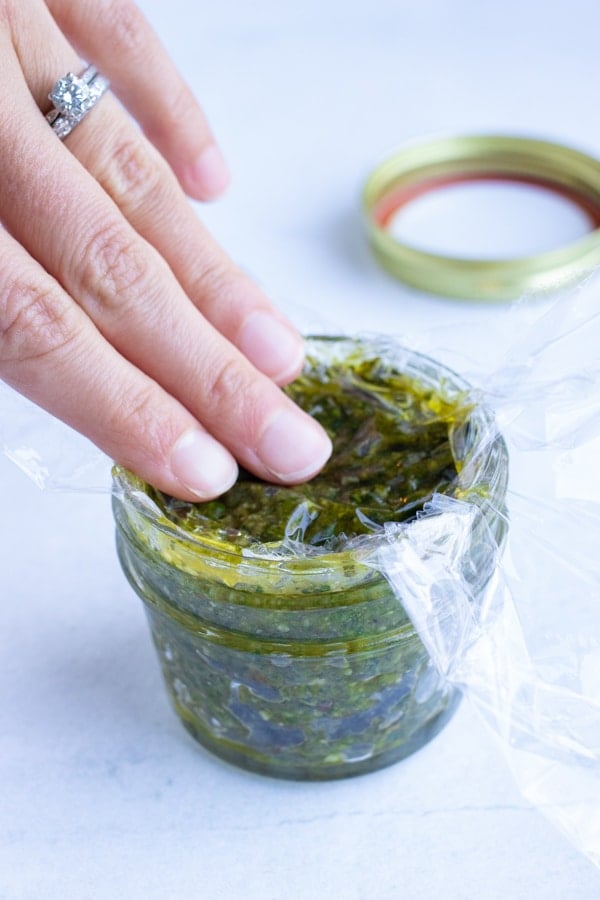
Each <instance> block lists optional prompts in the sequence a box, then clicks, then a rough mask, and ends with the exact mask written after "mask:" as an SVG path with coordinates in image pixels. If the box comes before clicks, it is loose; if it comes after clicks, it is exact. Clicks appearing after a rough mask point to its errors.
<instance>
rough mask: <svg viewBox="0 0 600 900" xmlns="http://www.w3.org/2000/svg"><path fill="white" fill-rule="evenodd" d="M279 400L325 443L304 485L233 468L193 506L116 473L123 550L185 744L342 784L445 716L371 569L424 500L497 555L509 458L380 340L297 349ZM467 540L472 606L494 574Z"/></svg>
mask: <svg viewBox="0 0 600 900" xmlns="http://www.w3.org/2000/svg"><path fill="white" fill-rule="evenodd" d="M286 390H287V391H288V392H289V393H290V395H291V396H292V397H293V398H294V399H295V400H296V401H297V402H298V403H299V404H300V405H301V406H303V408H304V409H306V410H307V411H308V412H310V413H312V414H313V415H315V417H316V418H318V419H319V420H320V421H321V422H322V424H323V425H324V426H325V427H326V428H327V429H328V431H329V433H330V435H331V437H332V439H333V442H334V453H333V456H332V459H331V461H330V462H329V463H328V464H327V466H326V467H325V469H324V470H323V472H322V473H321V474H320V475H319V476H317V478H315V479H313V481H311V482H309V483H308V484H307V485H300V486H297V487H293V488H289V487H287V488H286V487H280V486H275V485H267V484H266V483H264V482H260V481H258V480H257V479H255V478H253V477H252V476H250V475H248V474H247V473H242V478H241V480H240V481H239V482H238V484H237V485H236V486H234V488H232V489H231V491H229V492H228V493H227V494H226V495H224V497H222V498H219V499H218V500H215V501H211V502H210V503H206V504H190V503H185V502H183V501H177V500H175V499H173V498H170V497H167V496H165V495H163V494H161V493H159V492H158V491H155V490H154V489H153V488H151V487H150V486H149V485H147V484H145V483H144V482H142V481H141V480H139V479H138V478H136V477H135V476H133V475H132V474H131V473H129V472H127V471H125V470H122V469H116V470H115V476H114V494H113V508H114V515H115V520H116V523H117V547H118V553H119V558H120V561H121V565H122V567H123V570H124V572H125V574H126V575H127V577H128V579H129V581H130V583H131V585H132V586H133V588H134V589H135V590H136V592H137V593H138V594H139V595H140V597H141V598H142V600H143V601H144V604H145V607H146V611H147V614H148V619H149V622H150V627H151V630H152V636H153V639H154V643H155V646H156V649H157V652H158V656H159V659H160V663H161V666H162V671H163V675H164V678H165V682H166V685H167V689H168V692H169V695H170V698H171V701H172V703H173V706H174V708H175V710H176V712H177V714H178V716H179V717H180V719H181V721H182V722H183V724H184V725H185V727H186V728H187V729H188V731H190V732H191V734H192V735H193V736H194V737H195V738H196V739H197V740H198V741H199V742H200V743H201V744H203V745H204V746H205V747H207V748H208V749H209V750H212V751H213V752H214V753H216V754H218V755H219V756H221V757H222V758H224V759H226V760H229V761H231V762H233V763H236V764H238V765H240V766H243V767H245V768H248V769H251V770H254V771H258V772H262V773H265V774H269V775H275V776H280V777H285V778H297V779H327V778H340V777H345V776H348V775H355V774H359V773H363V772H368V771H371V770H374V769H377V768H380V767H382V766H385V765H388V764H390V763H392V762H395V761H396V760H399V759H401V758H403V757H405V756H407V755H408V754H410V753H412V752H413V751H415V750H416V749H418V748H419V747H421V746H422V745H423V744H424V743H426V742H427V741H428V740H429V739H430V738H431V737H432V736H433V735H435V734H436V733H437V732H438V731H439V730H440V728H441V727H442V725H443V724H444V723H445V722H446V721H447V719H448V718H449V716H450V715H451V713H452V711H453V710H454V708H455V706H456V702H457V697H456V694H455V693H454V691H453V690H452V689H450V688H449V687H448V686H447V685H446V684H445V683H444V681H443V679H442V677H441V676H440V675H439V674H438V672H437V670H436V669H435V667H434V665H433V663H432V662H431V660H430V658H429V656H428V654H427V651H426V650H425V647H424V646H423V644H422V642H421V640H420V639H419V637H418V635H417V634H416V632H415V630H414V628H413V626H412V624H411V622H410V620H409V619H408V617H407V615H406V613H405V611H404V609H403V607H402V603H401V602H400V601H399V600H398V599H397V598H396V596H395V594H394V592H393V591H392V589H391V587H390V586H389V584H388V582H387V581H386V579H385V577H384V576H383V575H382V574H381V572H379V571H377V569H376V568H373V567H372V566H371V565H368V564H366V562H365V560H366V558H367V557H368V556H369V555H370V554H371V551H372V550H373V548H375V547H376V542H377V541H381V540H383V539H385V538H384V527H383V526H384V524H385V523H386V522H405V523H407V527H410V523H411V521H413V520H415V518H416V517H417V516H418V515H419V514H422V512H421V511H422V510H423V506H424V504H426V503H427V501H428V500H430V499H431V497H432V495H433V493H435V492H439V493H444V494H447V495H449V496H451V497H456V498H459V499H463V500H468V501H469V502H473V503H476V504H477V506H478V508H479V510H480V513H481V515H480V517H479V519H480V522H481V527H484V528H486V529H489V531H491V533H492V534H493V536H494V539H495V545H496V546H497V547H498V548H500V547H501V546H502V543H503V538H504V531H505V528H506V524H505V522H506V519H505V514H504V497H505V493H506V485H507V476H508V458H507V451H506V447H505V444H504V441H503V440H502V438H501V436H500V435H499V434H498V432H497V429H496V426H495V424H494V421H493V417H492V416H491V414H490V412H489V411H488V410H487V409H486V408H485V406H483V405H481V404H478V403H477V402H476V401H474V399H473V396H474V395H473V392H472V391H471V389H470V388H469V385H468V384H466V383H465V382H464V381H463V380H462V379H461V378H460V377H459V376H457V375H456V374H454V373H453V372H451V371H450V370H449V369H447V368H445V367H444V366H442V365H440V364H439V363H437V362H435V361H434V360H431V359H429V358H427V357H425V356H423V355H421V354H418V353H415V352H413V351H410V350H407V349H405V348H402V347H400V346H398V345H397V344H395V343H394V342H393V341H391V340H389V339H387V338H372V339H365V340H363V339H352V338H317V337H314V338H308V339H307V363H306V366H305V371H304V373H303V375H302V376H301V377H300V378H299V379H298V381H297V382H295V383H294V384H293V385H291V386H289V388H287V389H286ZM477 543H478V539H477V534H476V529H475V532H474V534H473V544H474V546H473V556H472V562H473V560H474V561H475V566H474V567H473V566H471V568H472V570H473V571H472V572H471V575H470V578H471V579H472V580H474V585H473V586H474V595H475V596H477V594H478V593H480V592H481V591H483V589H484V587H485V584H486V582H487V580H488V578H489V575H490V571H491V567H492V566H493V564H494V561H495V559H494V555H493V554H492V556H491V558H482V557H481V553H478V550H477V546H476V545H477ZM483 546H488V547H489V543H488V544H486V543H485V542H483Z"/></svg>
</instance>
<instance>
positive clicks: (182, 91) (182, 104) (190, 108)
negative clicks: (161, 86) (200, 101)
mask: <svg viewBox="0 0 600 900" xmlns="http://www.w3.org/2000/svg"><path fill="white" fill-rule="evenodd" d="M195 111H196V100H195V98H194V95H193V93H192V91H191V90H190V88H189V87H188V86H187V84H186V83H185V82H183V81H177V83H176V84H173V85H171V90H170V92H169V106H168V115H169V117H170V120H171V125H172V127H174V128H177V129H178V130H179V129H180V128H181V123H182V122H185V121H186V120H187V118H188V117H189V116H190V114H191V113H195Z"/></svg>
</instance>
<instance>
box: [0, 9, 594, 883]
mask: <svg viewBox="0 0 600 900" xmlns="http://www.w3.org/2000/svg"><path fill="white" fill-rule="evenodd" d="M141 5H142V7H143V8H144V9H145V10H146V11H147V13H148V15H149V16H150V17H151V19H152V20H153V22H154V23H155V25H156V27H157V28H158V30H159V31H160V33H161V35H162V37H163V39H164V40H165V42H166V43H167V45H168V46H169V48H170V50H171V52H172V53H173V55H174V56H175V57H176V58H177V60H178V62H179V64H180V66H181V68H182V69H183V71H184V72H185V74H186V76H187V78H188V79H189V81H190V82H191V84H192V85H193V87H194V89H195V90H196V92H197V94H198V96H199V97H200V98H201V99H202V101H203V103H204V105H205V108H206V110H207V112H208V114H209V116H210V118H211V121H212V123H213V125H214V128H215V131H216V132H217V134H218V135H219V137H220V140H221V143H222V146H223V148H224V150H225V152H226V155H227V157H228V160H229V162H230V165H231V168H232V170H233V172H234V177H235V182H234V186H233V187H232V189H231V191H230V192H229V194H228V196H227V198H226V199H225V200H224V201H222V202H221V203H219V204H218V205H215V206H213V207H211V208H210V209H206V208H204V209H201V210H199V214H200V215H201V216H202V217H203V218H204V219H205V221H206V222H207V223H208V224H209V226H210V227H211V228H212V229H213V231H214V232H215V233H216V234H217V236H218V237H219V238H220V239H221V240H222V241H223V243H224V244H225V245H226V246H227V247H228V248H229V250H230V252H231V253H232V255H233V256H234V257H235V258H236V259H237V260H238V261H239V262H240V263H242V264H243V265H244V266H246V267H247V268H248V269H250V270H251V271H252V272H253V273H254V274H255V275H256V276H257V277H258V278H259V279H260V281H261V282H262V283H263V285H264V286H265V288H266V289H267V290H268V291H269V292H270V294H271V295H272V296H273V297H274V298H276V299H277V300H278V301H279V302H281V303H282V304H283V305H284V306H287V307H289V308H290V309H296V308H297V307H303V308H306V309H308V310H309V313H308V314H307V317H308V319H311V317H312V319H313V320H314V321H315V322H321V321H325V322H328V323H333V324H335V323H336V322H341V323H342V324H343V325H344V327H345V328H346V329H351V330H352V329H354V330H363V329H369V330H375V329H377V330H384V331H393V332H409V333H411V332H412V333H418V332H419V331H420V330H422V329H425V328H431V327H433V326H442V327H443V328H445V327H446V326H452V332H451V333H452V334H453V335H455V336H456V337H457V340H458V343H459V344H460V342H461V337H460V336H461V335H462V336H463V341H464V344H465V346H466V345H467V344H468V343H469V335H472V334H473V333H474V332H473V331H470V330H469V329H470V328H471V326H470V324H469V323H471V322H472V321H474V320H475V319H476V320H477V323H478V324H479V326H482V325H483V326H485V328H487V329H488V330H489V331H490V332H493V329H494V327H495V323H496V322H497V321H498V320H499V318H500V317H501V316H502V312H501V311H500V310H499V309H498V308H495V307H491V308H486V309H480V310H479V309H478V310H473V308H472V307H470V306H469V305H468V304H461V303H456V302H451V301H446V300H440V299H437V298H426V297H422V296H419V295H417V294H415V293H412V292H411V291H409V290H407V289H404V288H402V287H400V286H399V285H397V284H396V283H395V282H393V281H392V280H391V279H388V278H387V276H385V275H384V274H383V273H381V272H380V271H379V270H378V269H377V267H376V265H375V264H374V263H373V261H372V260H371V258H370V255H369V252H368V250H367V249H366V247H365V244H364V240H363V237H362V233H361V228H360V221H359V214H358V193H359V188H360V184H361V182H362V179H363V177H364V176H365V175H366V173H367V171H368V169H369V168H370V167H371V166H372V165H373V164H374V163H375V162H376V161H378V160H379V159H380V158H381V157H382V156H383V155H385V154H386V153H387V152H388V151H390V150H392V149H394V148H396V147H398V146H400V145H401V144H402V143H403V142H405V141H407V140H412V139H414V138H417V137H422V136H427V135H429V134H435V133H440V132H463V131H467V132H479V131H507V132H519V133H525V134H534V135H536V136H542V137H551V138H555V139H559V140H563V141H566V142H569V143H571V144H575V145H577V146H579V147H581V148H582V149H587V150H590V151H592V152H594V153H596V154H600V113H599V112H598V103H597V92H598V33H599V30H600V7H598V4H597V3H595V2H587V3H586V2H582V0H571V2H550V3H534V2H530V3H526V2H523V0H520V2H518V0H505V2H503V3H501V4H500V3H499V4H485V3H475V2H464V0H463V2H459V0H456V2H447V3H444V2H427V0H423V2H420V3H405V2H395V3H394V2H391V0H373V2H371V3H368V4H367V3H358V2H352V0H350V2H344V3H342V2H338V0H329V2H327V0H322V2H315V0H305V2H303V3H301V4H300V3H299V4H291V3H287V4H286V3H282V2H270V0H258V2H254V3H245V2H242V0H221V2H219V3H218V4H210V3H208V2H206V3H190V2H184V0H170V2H168V3H165V2H158V0H145V2H143V3H142V4H141ZM59 74H62V73H57V76H58V75H59ZM142 77H143V73H142ZM546 218H548V217H546V216H544V215H543V214H541V215H539V216H538V218H537V220H536V221H532V226H531V227H532V229H538V228H542V227H544V228H545V227H546V226H547V222H545V219H546ZM565 222H566V220H561V219H560V217H558V218H557V219H556V221H554V220H553V223H554V224H553V225H552V228H553V229H558V232H560V229H561V228H563V227H567V228H576V227H577V223H574V222H573V221H570V223H567V224H566V225H565ZM426 231H427V229H425V232H426ZM554 234H555V232H554V231H552V233H551V234H550V238H549V239H554V238H553V235H554ZM310 311H312V312H310ZM461 323H465V324H464V327H461ZM463 349H464V348H463ZM0 479H1V482H0V483H1V486H2V498H3V503H2V513H1V515H0V522H1V528H2V540H1V542H0V566H1V571H2V585H3V587H2V608H1V612H0V898H2V900H30V898H31V900H39V898H44V900H46V898H60V900H64V898H77V900H83V898H111V900H113V898H115V900H116V898H144V900H154V898H157V900H158V898H161V900H162V898H181V900H187V898H204V900H213V898H214V900H217V898H232V900H237V898H257V900H258V898H260V900H282V898H290V900H305V898H306V900H309V898H311V900H312V898H323V900H329V898H340V900H342V898H343V900H391V898H397V897H398V898H399V897H401V898H405V900H413V898H415V900H420V898H425V900H427V898H437V897H445V898H448V900H463V898H464V900H470V898H486V900H504V898H510V900H519V898H528V900H559V898H560V900H565V898H568V900H571V898H573V900H590V898H593V897H600V873H598V871H597V870H596V869H594V868H593V867H592V865H591V864H590V863H589V862H587V861H586V860H585V859H584V858H583V857H582V856H580V855H579V854H578V853H577V852H576V851H575V850H574V849H572V848H571V847H570V846H569V845H568V844H567V843H566V841H564V840H563V838H562V837H561V836H560V835H559V834H558V833H557V832H555V831H554V830H553V829H552V827H551V826H550V825H549V824H547V823H546V821H545V820H544V819H543V818H542V817H541V816H540V815H539V814H538V813H537V812H536V811H534V810H532V809H530V808H529V807H528V806H527V804H526V803H525V801H524V800H523V799H522V798H521V797H520V796H519V794H518V792H517V791H516V788H515V787H514V786H513V784H512V781H511V778H510V776H509V774H508V772H507V770H506V768H505V765H504V761H503V758H502V756H501V755H500V753H499V751H498V749H497V748H496V746H495V744H494V743H493V742H492V740H491V738H489V737H488V735H487V734H486V733H485V732H484V731H483V730H482V727H481V725H480V723H479V721H478V720H477V719H476V718H475V716H474V714H473V713H472V712H471V710H470V709H469V708H468V706H467V705H466V704H463V706H462V708H461V709H460V711H459V713H458V714H457V716H456V717H455V719H454V720H453V721H452V722H451V724H450V725H449V726H448V727H447V729H446V730H445V731H444V732H443V733H442V734H441V735H440V736H439V737H438V738H437V739H436V740H435V741H434V742H433V743H432V744H430V745H429V746H428V747H426V748H425V749H423V750H422V751H421V752H420V753H418V754H417V755H416V756H414V757H412V758H411V759H409V760H407V761H405V762H403V763H402V764H401V765H398V766H396V767H392V768H390V769H387V770H385V771H382V772H379V773H375V774H373V775H370V776H367V777H363V778H359V779H354V780H350V781H347V782H339V783H331V784H316V785H311V784H295V783H286V782H279V781H274V780H270V779H267V778H262V777H259V776H254V775H251V774H248V773H245V772H242V771H238V770H236V769H235V768H233V767H230V766H228V765H225V764H223V763H221V762H220V761H218V760H217V759H215V758H213V757H211V756H210V755H209V754H207V753H205V752H204V751H202V750H201V749H199V748H198V747H197V746H196V745H195V744H194V743H193V741H192V740H191V739H190V738H188V737H187V735H186V734H185V733H184V731H183V730H182V728H181V727H180V726H179V724H178V723H177V721H176V720H175V718H174V716H173V714H172V713H171V711H170V709H169V707H168V705H167V701H166V698H165V695H164V692H163V689H162V685H161V681H160V676H159V673H158V668H157V664H156V662H155V659H154V655H153V650H152V647H151V645H150V640H149V636H148V633H147V629H146V625H145V621H144V616H143V612H142V608H141V604H140V603H139V601H138V600H137V598H136V597H135V596H134V595H133V593H132V591H131V590H130V589H129V587H128V586H127V585H126V584H125V581H124V578H123V577H122V575H121V573H120V571H119V569H118V564H117V561H116V556H115V553H114V549H113V537H112V522H111V515H110V509H109V501H108V498H107V497H106V496H92V495H72V494H71V495H65V494H60V495H56V494H45V493H41V492H39V491H38V490H37V489H36V488H35V487H34V486H33V485H32V484H31V483H30V482H28V481H27V480H26V479H25V478H24V477H23V476H21V475H20V474H19V473H18V472H17V470H16V469H14V468H13V467H12V466H11V465H10V464H9V463H8V462H7V461H6V460H4V459H2V460H0Z"/></svg>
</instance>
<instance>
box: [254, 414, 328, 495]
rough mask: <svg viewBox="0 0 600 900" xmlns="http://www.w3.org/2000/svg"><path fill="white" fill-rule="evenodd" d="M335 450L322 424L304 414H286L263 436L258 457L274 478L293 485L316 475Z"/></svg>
mask: <svg viewBox="0 0 600 900" xmlns="http://www.w3.org/2000/svg"><path fill="white" fill-rule="evenodd" d="M331 449H332V447H331V441H330V440H329V437H328V436H327V434H326V433H325V431H323V429H322V428H321V426H320V425H319V424H318V422H316V421H315V420H314V419H311V418H310V417H309V416H306V415H304V414H303V413H301V412H297V413H296V412H290V411H289V410H282V411H281V412H280V413H278V414H277V416H276V417H275V418H274V419H273V420H272V421H271V422H270V424H269V425H268V426H267V428H266V429H265V431H264V432H263V434H262V437H261V439H260V442H259V445H258V449H257V453H258V456H259V459H260V461H261V462H262V464H263V465H264V466H265V468H266V469H268V471H269V472H270V474H271V475H274V476H275V477H276V478H278V479H280V480H281V481H285V482H290V483H293V482H297V481H305V480H306V479H308V478H310V477H311V476H312V475H316V473H317V472H318V471H319V469H321V468H322V467H323V466H324V465H325V463H326V462H327V460H328V459H329V457H330V456H331Z"/></svg>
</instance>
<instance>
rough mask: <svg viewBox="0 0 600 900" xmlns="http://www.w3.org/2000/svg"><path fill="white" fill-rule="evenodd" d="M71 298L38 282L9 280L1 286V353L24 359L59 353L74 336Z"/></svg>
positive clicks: (7, 360)
mask: <svg viewBox="0 0 600 900" xmlns="http://www.w3.org/2000/svg"><path fill="white" fill-rule="evenodd" d="M69 309H70V306H69V301H68V300H67V298H65V299H64V300H62V299H61V297H60V295H58V294H56V293H54V292H52V291H51V290H48V289H46V288H44V287H43V286H41V285H38V284H31V283H27V282H17V281H13V282H9V283H6V284H4V285H3V287H2V288H1V289H0V357H1V358H2V362H3V363H5V364H10V363H24V362H30V361H33V360H35V359H40V358H42V357H44V356H48V355H49V354H52V353H56V352H58V351H60V350H62V349H64V348H65V347H66V345H67V344H69V343H70V342H71V340H72V339H73V337H74V331H73V329H72V327H71V325H70V322H69V318H70V316H69Z"/></svg>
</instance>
